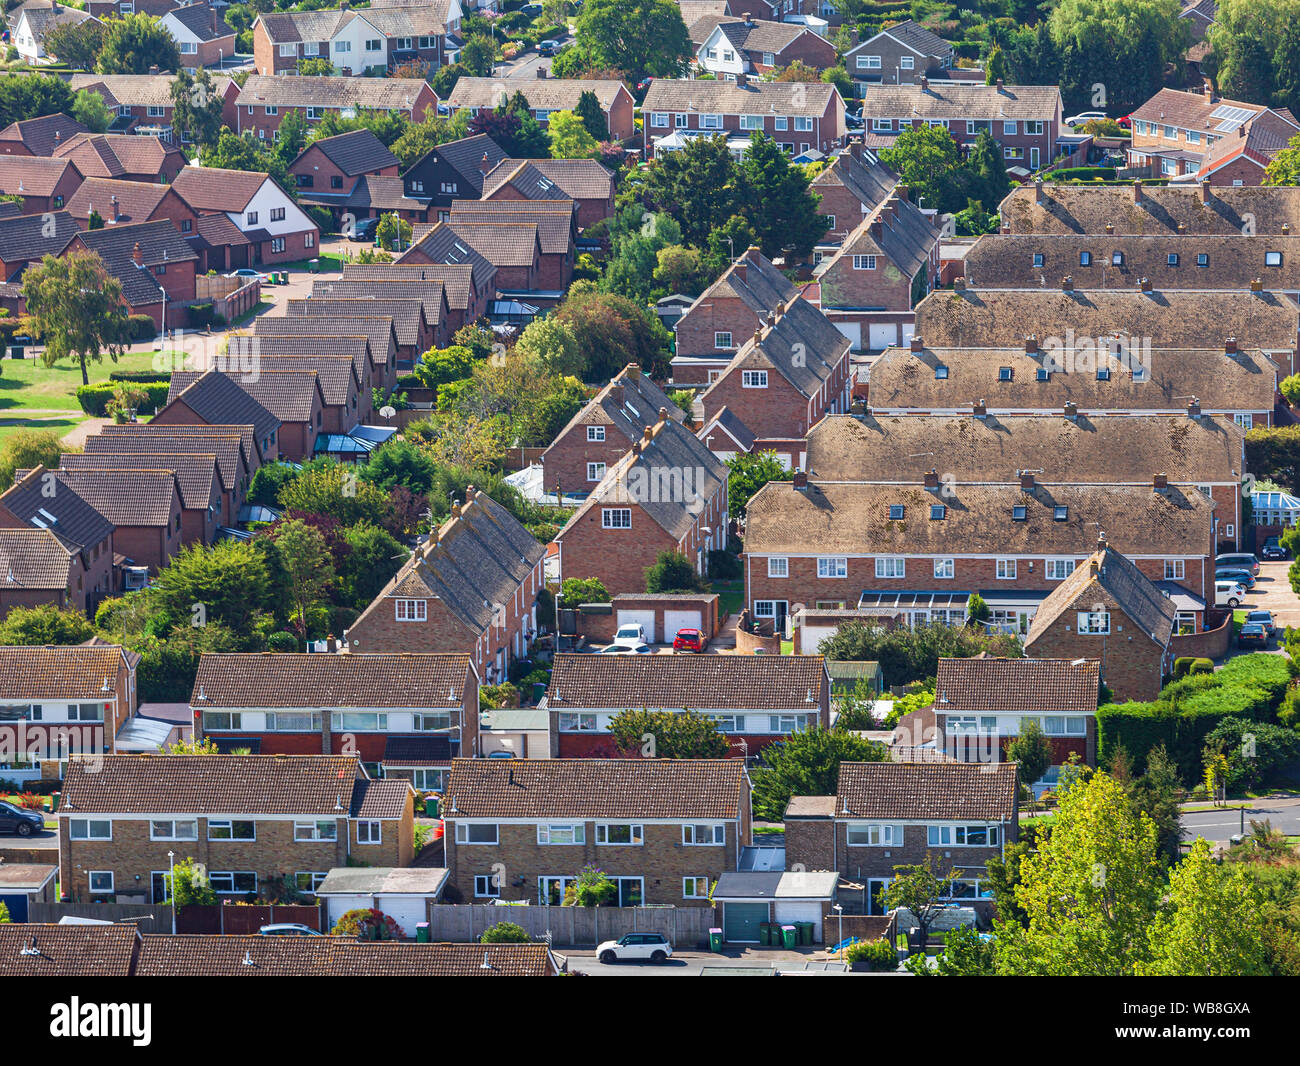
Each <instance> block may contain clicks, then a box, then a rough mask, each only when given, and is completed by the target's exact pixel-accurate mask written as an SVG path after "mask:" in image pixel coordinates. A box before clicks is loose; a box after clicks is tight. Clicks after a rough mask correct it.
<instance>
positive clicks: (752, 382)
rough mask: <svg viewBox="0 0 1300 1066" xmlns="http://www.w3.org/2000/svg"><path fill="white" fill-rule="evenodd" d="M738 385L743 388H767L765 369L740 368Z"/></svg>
mask: <svg viewBox="0 0 1300 1066" xmlns="http://www.w3.org/2000/svg"><path fill="white" fill-rule="evenodd" d="M740 385H741V388H745V389H765V388H767V371H766V370H742V371H741V372H740Z"/></svg>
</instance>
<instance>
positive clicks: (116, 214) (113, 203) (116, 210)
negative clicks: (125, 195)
mask: <svg viewBox="0 0 1300 1066" xmlns="http://www.w3.org/2000/svg"><path fill="white" fill-rule="evenodd" d="M108 203H109V206H110V207H112V209H113V221H114V222H116V221H117V220H118V219H119V218H120V217H121V216H122V205H121V204H119V203H118V202H117V193H114V194H113V195H112V196H110V197H109V198H108Z"/></svg>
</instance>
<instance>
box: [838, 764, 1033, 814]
mask: <svg viewBox="0 0 1300 1066" xmlns="http://www.w3.org/2000/svg"><path fill="white" fill-rule="evenodd" d="M1016 799H1017V797H1016V764H1015V763H971V762H953V763H930V762H926V763H898V762H846V763H840V783H839V790H838V793H837V796H836V801H835V802H836V810H837V811H838V812H843V811H845V810H847V811H848V812H849V814H848V817H854V818H906V819H909V820H917V821H926V820H929V819H935V820H940V819H941V820H943V821H950V820H957V819H962V818H970V819H976V820H979V821H990V822H992V821H997V822H1007V821H1010V820H1011V819H1012V818H1013V817H1015V811H1016Z"/></svg>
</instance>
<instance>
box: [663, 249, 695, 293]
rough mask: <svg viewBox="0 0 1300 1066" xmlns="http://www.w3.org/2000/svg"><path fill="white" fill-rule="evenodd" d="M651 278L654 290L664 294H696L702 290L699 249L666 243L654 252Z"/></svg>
mask: <svg viewBox="0 0 1300 1066" xmlns="http://www.w3.org/2000/svg"><path fill="white" fill-rule="evenodd" d="M651 279H652V280H653V281H654V283H655V287H656V288H655V291H660V290H662V292H663V294H664V295H665V296H669V295H671V294H673V293H682V294H683V295H686V296H698V295H699V294H700V293H701V292H703V291H704V265H703V257H702V256H701V255H700V252H699V249H697V248H687V247H686V246H685V245H681V244H668V245H665V246H664V247H663V248H660V249H659V251H658V252H657V253H656V254H655V268H654V273H653V274H651ZM652 295H653V293H652Z"/></svg>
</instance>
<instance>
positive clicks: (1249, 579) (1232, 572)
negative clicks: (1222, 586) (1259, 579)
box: [1214, 566, 1255, 589]
mask: <svg viewBox="0 0 1300 1066" xmlns="http://www.w3.org/2000/svg"><path fill="white" fill-rule="evenodd" d="M1214 577H1215V580H1216V581H1217V580H1218V579H1219V578H1223V579H1224V580H1225V581H1235V582H1237V584H1239V585H1242V586H1244V587H1245V588H1247V589H1253V588H1254V587H1255V575H1254V574H1252V573H1251V572H1250V571H1249V570H1244V569H1241V568H1240V567H1236V566H1220V567H1216V568H1215V570H1214Z"/></svg>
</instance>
